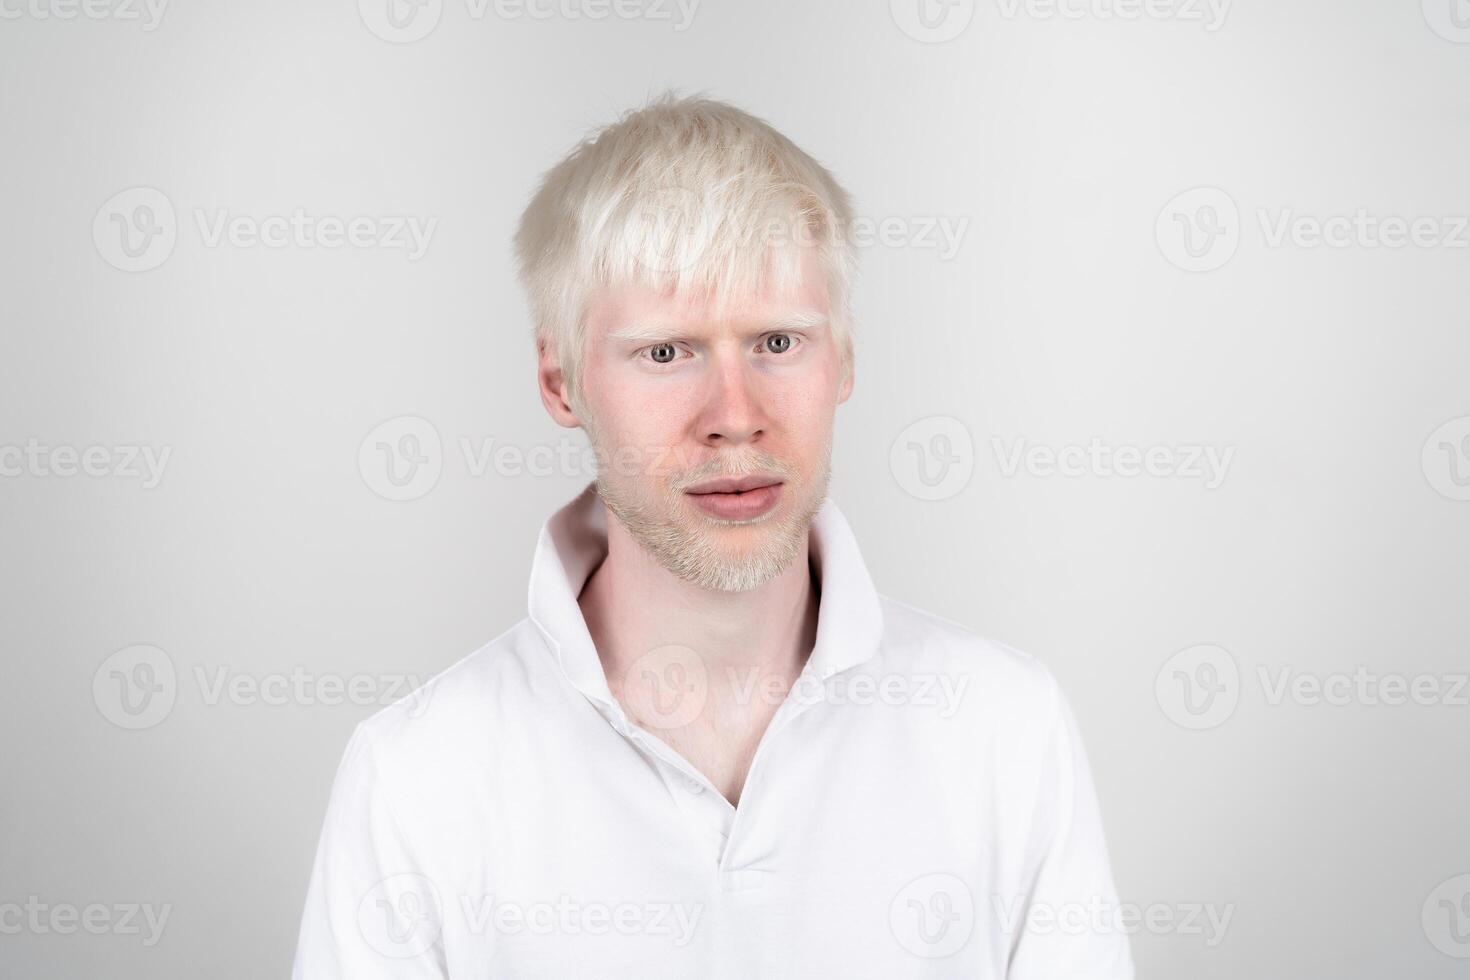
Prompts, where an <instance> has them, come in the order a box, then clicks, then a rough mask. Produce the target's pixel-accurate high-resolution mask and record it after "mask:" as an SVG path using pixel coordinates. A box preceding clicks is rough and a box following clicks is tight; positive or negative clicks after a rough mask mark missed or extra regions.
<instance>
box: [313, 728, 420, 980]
mask: <svg viewBox="0 0 1470 980" xmlns="http://www.w3.org/2000/svg"><path fill="white" fill-rule="evenodd" d="M442 928H443V906H442V903H441V896H440V894H439V892H438V889H437V888H436V887H435V885H434V882H433V881H432V880H431V879H430V878H429V877H428V876H427V875H426V874H425V873H424V870H423V869H422V868H420V867H419V866H418V865H417V864H416V862H415V861H414V860H413V856H412V853H411V848H410V843H409V841H408V840H407V839H406V837H405V835H404V833H403V831H402V828H401V827H400V826H399V823H398V819H397V817H396V816H395V815H394V813H393V809H392V806H391V803H390V800H389V798H388V795H387V792H386V787H385V785H384V779H383V772H382V769H381V767H380V765H379V763H378V759H377V756H376V753H375V752H374V750H373V746H372V740H371V738H370V735H369V733H368V731H367V730H366V729H365V727H364V726H363V725H361V724H359V725H358V726H357V728H356V729H355V730H354V731H353V733H352V737H351V738H350V739H349V740H348V743H347V748H346V750H345V751H344V753H343V756H342V761H341V763H340V764H339V765H338V767H337V774H336V777H335V778H334V780H333V783H332V793H331V798H330V800H329V802H328V804H327V815H326V819H325V821H324V822H323V825H322V831H321V837H320V839H319V840H318V843H317V852H316V861H315V863H314V864H313V866H312V872H311V883H310V885H309V886H308V888H307V894H306V908H305V911H304V912H303V914H302V917H301V930H300V934H299V937H298V940H297V945H296V958H295V963H294V966H293V968H292V971H291V977H292V980H446V978H447V977H448V975H449V974H448V971H447V969H446V967H445V958H444V948H443V936H442Z"/></svg>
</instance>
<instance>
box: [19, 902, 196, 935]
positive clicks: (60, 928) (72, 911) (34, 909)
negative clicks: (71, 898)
mask: <svg viewBox="0 0 1470 980" xmlns="http://www.w3.org/2000/svg"><path fill="white" fill-rule="evenodd" d="M172 912H173V905H171V904H164V905H150V904H146V903H144V904H139V903H137V902H119V903H115V904H111V905H109V904H104V903H102V902H90V903H88V904H86V905H81V906H78V905H74V904H72V903H71V902H45V901H42V900H41V897H40V896H39V895H30V896H27V898H26V900H25V902H24V903H21V902H0V935H4V936H18V935H21V934H22V933H29V934H31V935H35V936H44V935H51V934H54V935H58V936H70V935H74V934H76V933H78V932H85V933H88V934H89V935H93V936H142V937H143V945H144V946H147V947H150V948H151V947H153V946H156V945H158V941H159V940H160V939H162V938H163V930H164V927H165V926H167V925H168V917H169V915H170V914H171V913H172Z"/></svg>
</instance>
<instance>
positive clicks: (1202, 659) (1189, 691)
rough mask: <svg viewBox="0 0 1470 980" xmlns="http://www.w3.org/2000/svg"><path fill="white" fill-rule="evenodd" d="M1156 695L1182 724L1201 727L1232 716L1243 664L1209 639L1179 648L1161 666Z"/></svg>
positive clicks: (1184, 726) (1161, 706) (1212, 726)
mask: <svg viewBox="0 0 1470 980" xmlns="http://www.w3.org/2000/svg"><path fill="white" fill-rule="evenodd" d="M1154 697H1155V699H1156V700H1157V701H1158V704H1159V707H1160V708H1161V709H1163V712H1164V715H1165V716H1166V717H1167V718H1168V719H1169V720H1170V721H1172V722H1173V723H1174V724H1176V725H1178V726H1179V727H1181V728H1188V729H1192V730H1195V731H1201V730H1204V729H1207V728H1215V727H1218V726H1219V725H1223V724H1224V723H1225V722H1227V721H1229V720H1230V716H1231V715H1233V714H1234V713H1235V708H1236V705H1237V704H1239V703H1240V668H1239V667H1238V666H1237V665H1236V663H1235V658H1234V657H1233V656H1231V654H1230V651H1228V650H1226V649H1224V648H1223V647H1218V646H1215V645H1213V644H1209V643H1202V644H1200V645H1198V646H1192V647H1188V648H1187V649H1184V650H1180V651H1179V652H1178V653H1176V654H1174V655H1173V656H1172V657H1170V658H1169V659H1168V660H1166V661H1164V665H1163V666H1162V667H1160V668H1159V673H1158V676H1157V677H1155V678H1154Z"/></svg>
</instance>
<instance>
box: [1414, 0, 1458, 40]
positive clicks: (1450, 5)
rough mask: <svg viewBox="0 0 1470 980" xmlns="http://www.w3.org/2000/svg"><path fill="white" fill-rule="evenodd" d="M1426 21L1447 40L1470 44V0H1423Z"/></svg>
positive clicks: (1430, 27)
mask: <svg viewBox="0 0 1470 980" xmlns="http://www.w3.org/2000/svg"><path fill="white" fill-rule="evenodd" d="M1423 5H1424V22H1425V23H1427V24H1428V25H1429V29H1430V30H1432V31H1433V32H1434V33H1436V34H1438V35H1439V36H1440V37H1442V38H1444V39H1445V40H1446V41H1453V42H1454V43H1455V44H1470V0H1423Z"/></svg>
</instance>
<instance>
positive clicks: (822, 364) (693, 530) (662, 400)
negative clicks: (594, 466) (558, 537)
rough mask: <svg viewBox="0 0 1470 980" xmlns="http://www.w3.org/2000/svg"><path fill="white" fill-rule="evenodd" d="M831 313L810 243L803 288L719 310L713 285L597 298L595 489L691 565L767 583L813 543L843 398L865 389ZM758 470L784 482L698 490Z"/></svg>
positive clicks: (701, 579) (588, 393) (703, 577)
mask: <svg viewBox="0 0 1470 980" xmlns="http://www.w3.org/2000/svg"><path fill="white" fill-rule="evenodd" d="M829 314H830V308H829V303H828V297H827V281H826V276H825V271H824V269H823V268H822V265H821V261H820V259H819V258H818V256H817V254H816V253H815V251H814V250H812V249H810V248H806V249H805V250H804V254H803V256H802V260H801V276H800V279H799V282H798V284H797V285H796V286H795V288H793V289H792V290H790V291H789V292H788V293H786V294H785V295H781V294H778V293H776V292H775V291H774V290H767V291H766V292H765V293H763V294H760V295H752V296H750V297H748V298H745V299H742V300H741V301H740V302H739V303H737V304H735V305H734V307H733V308H732V309H731V310H730V311H729V312H728V313H727V314H726V315H725V316H724V317H723V318H722V319H718V320H717V319H715V318H713V317H712V316H710V315H709V303H708V302H707V300H706V299H704V298H701V297H697V296H694V297H675V296H668V295H661V294H659V293H656V292H654V291H652V290H650V289H646V288H641V287H622V288H617V289H606V290H603V291H601V292H600V293H599V294H598V295H596V296H594V297H593V299H592V300H591V302H590V303H589V305H588V308H587V347H586V351H585V355H584V361H583V364H584V370H583V388H582V391H583V396H582V397H583V402H584V404H583V409H584V414H585V415H590V417H583V418H581V419H580V421H581V423H582V425H583V427H584V428H585V429H586V430H587V433H588V437H589V439H590V440H591V441H592V444H593V448H594V449H595V450H596V451H597V456H598V460H599V467H598V470H599V472H598V476H597V491H598V493H599V495H600V496H601V497H602V499H603V500H604V501H605V502H606V503H607V506H608V509H609V510H610V511H612V513H613V514H614V515H616V517H617V518H618V519H619V520H620V521H621V522H622V524H623V525H624V526H625V527H626V528H627V529H628V531H629V532H630V533H631V534H632V535H633V537H634V538H635V539H636V540H638V541H639V542H640V543H641V544H642V545H643V546H644V547H645V548H646V549H647V550H648V551H649V552H650V553H651V554H653V555H654V556H655V557H656V558H658V560H659V561H660V562H661V563H662V564H663V565H664V567H666V568H667V569H669V570H670V571H671V572H674V573H675V574H676V575H679V576H680V577H681V578H683V579H685V580H687V581H691V582H695V583H697V584H699V585H701V586H703V587H705V588H708V589H717V590H722V591H744V590H748V589H754V588H757V587H759V586H760V585H762V584H764V583H765V582H768V581H770V580H771V579H772V578H774V577H775V576H776V575H778V574H779V573H780V572H781V571H782V570H784V569H785V568H786V567H787V566H788V565H790V563H791V562H792V560H793V559H794V558H795V557H796V556H797V555H798V554H799V553H800V551H801V547H802V545H803V543H804V542H805V541H806V538H807V534H808V533H809V531H810V527H811V520H812V517H813V516H814V515H815V514H816V512H817V510H818V509H819V508H820V507H821V505H822V502H823V501H824V500H825V499H826V496H827V483H828V479H829V477H830V475H831V455H832V422H833V417H834V414H835V411H836V407H837V405H838V404H839V403H841V402H843V401H846V400H847V397H848V395H849V394H850V392H851V390H852V379H851V376H848V377H847V378H846V379H844V378H843V369H842V362H841V357H840V352H839V350H838V346H837V343H836V340H835V339H834V338H833V336H832V333H831V327H830V324H829V322H828V320H827V317H828V316H829ZM635 332H636V336H635V335H633V334H634V333H635ZM744 477H749V478H755V479H754V480H753V481H751V482H757V483H767V484H774V486H773V487H768V488H766V489H759V490H747V491H745V492H743V493H740V494H738V495H737V494H732V493H719V494H710V495H703V494H697V493H691V492H690V491H692V490H693V491H697V490H699V489H701V488H702V487H703V485H705V484H708V483H710V482H711V481H714V480H719V479H722V478H737V479H738V478H744Z"/></svg>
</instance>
